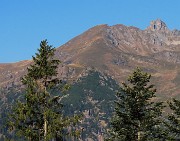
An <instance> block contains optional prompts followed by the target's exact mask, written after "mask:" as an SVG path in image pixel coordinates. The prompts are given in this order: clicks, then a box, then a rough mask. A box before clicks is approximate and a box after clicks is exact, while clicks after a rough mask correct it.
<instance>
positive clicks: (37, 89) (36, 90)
mask: <svg viewBox="0 0 180 141" xmlns="http://www.w3.org/2000/svg"><path fill="white" fill-rule="evenodd" d="M54 52H55V49H54V48H52V46H49V45H48V43H47V41H46V40H44V41H42V42H41V44H40V49H38V53H36V56H35V57H33V64H32V65H31V66H30V67H29V68H28V73H27V75H25V76H24V77H23V78H22V83H23V84H24V85H25V86H26V94H25V98H24V99H25V102H22V101H18V102H17V104H16V105H15V107H14V108H13V113H11V114H10V116H9V122H8V125H9V130H10V131H11V132H14V133H16V135H17V136H19V137H21V138H23V139H26V140H30V141H36V140H37V141H38V140H50V139H55V138H56V139H57V138H59V139H60V140H62V138H63V137H64V136H66V135H68V134H70V133H68V129H67V128H68V127H69V126H74V125H75V124H76V123H77V122H78V121H79V119H80V118H79V116H74V117H64V116H63V114H62V106H63V105H62V104H61V96H60V95H57V96H53V95H52V94H51V93H50V90H51V89H53V88H54V87H56V86H57V85H60V84H59V83H60V82H61V81H59V80H58V78H57V68H58V64H59V63H60V61H59V60H55V59H54ZM62 88H63V90H62V91H64V90H65V89H67V88H68V86H67V85H65V87H62ZM76 133H77V132H76ZM73 135H75V134H73Z"/></svg>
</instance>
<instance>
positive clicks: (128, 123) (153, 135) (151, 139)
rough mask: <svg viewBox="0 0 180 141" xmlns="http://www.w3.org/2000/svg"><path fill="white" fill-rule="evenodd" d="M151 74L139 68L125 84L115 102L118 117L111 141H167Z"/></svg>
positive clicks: (161, 104) (115, 116) (113, 124)
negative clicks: (155, 98) (154, 99)
mask: <svg viewBox="0 0 180 141" xmlns="http://www.w3.org/2000/svg"><path fill="white" fill-rule="evenodd" d="M150 78H151V75H149V74H147V73H144V72H142V71H141V69H139V68H137V69H136V70H135V71H134V72H133V74H132V75H131V76H129V78H128V84H127V83H122V87H121V88H120V91H119V92H118V93H117V100H116V101H115V105H116V107H115V114H114V116H113V118H112V121H111V126H112V129H111V131H110V138H109V139H108V140H112V141H161V140H162V141H164V140H165V138H166V133H165V131H164V130H163V129H162V128H161V127H162V125H161V115H162V109H163V107H164V106H163V103H162V102H158V103H155V102H153V101H152V98H154V97H156V96H155V92H156V89H154V85H151V84H149V82H150Z"/></svg>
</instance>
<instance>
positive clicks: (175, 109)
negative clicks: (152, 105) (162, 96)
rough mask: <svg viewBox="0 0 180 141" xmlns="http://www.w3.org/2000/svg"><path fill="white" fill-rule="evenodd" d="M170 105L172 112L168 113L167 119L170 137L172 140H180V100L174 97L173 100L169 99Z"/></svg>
mask: <svg viewBox="0 0 180 141" xmlns="http://www.w3.org/2000/svg"><path fill="white" fill-rule="evenodd" d="M168 105H169V108H170V109H171V110H172V114H169V115H168V120H167V121H166V127H167V128H168V130H169V137H170V138H171V140H180V100H177V99H175V98H173V99H172V101H168Z"/></svg>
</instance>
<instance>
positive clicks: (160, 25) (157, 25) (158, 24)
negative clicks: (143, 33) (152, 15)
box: [147, 19, 169, 31]
mask: <svg viewBox="0 0 180 141" xmlns="http://www.w3.org/2000/svg"><path fill="white" fill-rule="evenodd" d="M147 29H149V30H152V31H167V30H169V29H168V27H167V25H166V23H165V22H163V21H162V20H160V19H157V20H155V21H151V22H150V26H149V27H148V28H147Z"/></svg>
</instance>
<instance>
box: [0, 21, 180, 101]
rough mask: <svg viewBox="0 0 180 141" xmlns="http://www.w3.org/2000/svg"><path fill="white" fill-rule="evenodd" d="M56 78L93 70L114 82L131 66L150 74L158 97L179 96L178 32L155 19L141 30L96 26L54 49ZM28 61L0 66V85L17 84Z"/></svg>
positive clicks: (119, 25)
mask: <svg viewBox="0 0 180 141" xmlns="http://www.w3.org/2000/svg"><path fill="white" fill-rule="evenodd" d="M56 57H57V58H59V59H60V60H61V61H62V64H61V66H60V67H59V77H63V78H69V79H71V80H76V79H77V78H78V77H80V76H82V75H83V74H84V72H85V70H87V69H89V68H95V69H96V70H98V71H100V72H102V73H105V74H108V75H109V76H111V77H112V78H114V79H115V80H117V81H118V82H122V81H124V80H125V78H126V77H127V75H129V74H130V73H131V71H132V70H133V69H134V68H135V67H142V68H143V69H144V70H145V71H147V72H149V73H151V74H152V75H153V76H154V77H153V82H154V84H155V85H156V86H157V89H158V93H159V94H160V95H161V97H162V98H165V99H167V98H168V97H171V96H178V94H180V31H178V30H173V31H171V30H169V29H168V27H167V26H166V24H165V23H164V22H163V21H161V20H160V19H157V20H155V21H152V22H151V23H150V26H149V27H147V29H145V30H141V29H139V28H136V27H132V26H130V27H128V26H125V25H121V24H118V25H114V26H108V25H98V26H95V27H93V28H91V29H89V30H87V31H86V32H84V33H83V34H81V35H79V36H77V37H75V38H73V39H72V40H70V41H69V42H67V43H66V44H64V45H63V46H61V47H59V48H57V51H56ZM30 63H31V61H22V62H18V63H14V64H0V86H3V87H4V86H5V87H10V86H11V85H12V84H15V85H18V84H20V83H19V82H20V81H19V80H20V77H22V76H23V75H24V73H25V70H26V68H27V66H28V65H29V64H30Z"/></svg>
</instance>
